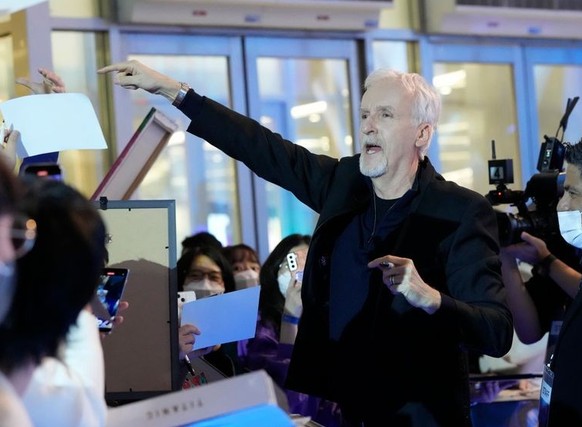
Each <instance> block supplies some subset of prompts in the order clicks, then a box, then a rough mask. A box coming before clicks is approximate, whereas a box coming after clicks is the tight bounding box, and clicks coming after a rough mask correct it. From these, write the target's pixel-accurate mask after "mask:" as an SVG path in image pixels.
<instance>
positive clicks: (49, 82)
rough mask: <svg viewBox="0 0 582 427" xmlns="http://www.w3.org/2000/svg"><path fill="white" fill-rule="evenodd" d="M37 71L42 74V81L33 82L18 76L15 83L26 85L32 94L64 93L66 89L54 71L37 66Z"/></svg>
mask: <svg viewBox="0 0 582 427" xmlns="http://www.w3.org/2000/svg"><path fill="white" fill-rule="evenodd" d="M38 73H39V74H40V75H41V76H42V82H33V81H31V80H29V79H27V78H24V77H19V78H17V79H16V83H17V84H20V85H23V86H26V87H27V88H29V89H30V90H31V91H32V93H34V94H48V93H64V92H66V91H67V90H66V88H65V83H64V82H63V80H62V79H61V77H60V76H59V75H58V74H56V73H55V72H54V71H50V70H47V69H46V68H39V69H38Z"/></svg>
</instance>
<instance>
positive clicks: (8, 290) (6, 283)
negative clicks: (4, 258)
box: [0, 261, 16, 322]
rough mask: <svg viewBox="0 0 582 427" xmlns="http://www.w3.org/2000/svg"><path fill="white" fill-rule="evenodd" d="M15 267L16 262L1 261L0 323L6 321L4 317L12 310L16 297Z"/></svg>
mask: <svg viewBox="0 0 582 427" xmlns="http://www.w3.org/2000/svg"><path fill="white" fill-rule="evenodd" d="M14 265H15V264H14V262H7V263H5V262H1V261H0V322H3V321H4V317H6V314H7V313H8V310H10V305H11V304H12V297H13V296H14V289H15V285H16V278H15V277H14Z"/></svg>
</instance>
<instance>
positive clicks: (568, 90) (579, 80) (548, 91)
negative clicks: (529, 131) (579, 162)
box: [534, 65, 582, 143]
mask: <svg viewBox="0 0 582 427" xmlns="http://www.w3.org/2000/svg"><path fill="white" fill-rule="evenodd" d="M534 79H535V91H536V93H535V95H536V105H537V113H538V123H539V129H538V141H539V142H540V143H541V142H543V141H544V135H548V136H556V132H557V130H558V127H559V124H560V120H561V119H562V116H563V115H564V112H565V111H566V104H567V102H568V98H575V97H576V96H580V94H581V93H582V66H568V65H536V66H534ZM581 135H582V107H581V106H580V104H579V103H578V104H576V107H575V108H574V110H572V114H570V117H569V118H568V123H567V127H566V133H565V137H564V139H563V141H564V142H571V143H575V142H578V141H579V139H580V136H581ZM558 139H560V140H562V131H561V130H560V133H559V135H558Z"/></svg>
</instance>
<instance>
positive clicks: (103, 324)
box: [91, 267, 129, 332]
mask: <svg viewBox="0 0 582 427" xmlns="http://www.w3.org/2000/svg"><path fill="white" fill-rule="evenodd" d="M128 274H129V270H128V269H127V268H108V267H105V268H104V269H103V271H102V273H101V277H100V279H99V284H98V286H97V293H96V295H95V298H94V299H93V303H92V304H91V306H92V308H93V314H94V315H95V317H97V325H98V326H99V330H100V331H101V332H110V331H111V329H112V328H113V317H115V315H116V314H117V309H118V308H119V301H120V300H121V297H122V295H123V290H124V289H125V284H126V283H127V276H128Z"/></svg>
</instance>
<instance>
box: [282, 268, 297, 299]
mask: <svg viewBox="0 0 582 427" xmlns="http://www.w3.org/2000/svg"><path fill="white" fill-rule="evenodd" d="M294 280H296V281H297V282H299V283H301V282H303V271H296V272H295V277H293V275H292V274H291V272H290V271H289V270H285V271H284V272H283V273H281V274H280V275H279V276H277V282H279V290H280V291H281V293H282V294H283V296H286V295H287V289H288V288H289V285H290V284H291V282H292V281H294Z"/></svg>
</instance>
